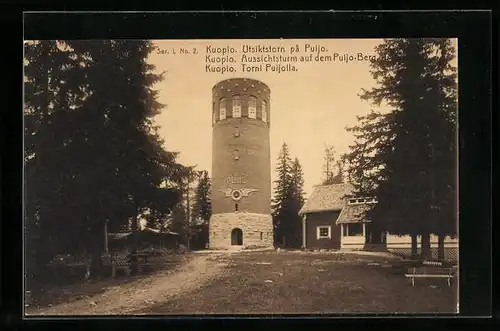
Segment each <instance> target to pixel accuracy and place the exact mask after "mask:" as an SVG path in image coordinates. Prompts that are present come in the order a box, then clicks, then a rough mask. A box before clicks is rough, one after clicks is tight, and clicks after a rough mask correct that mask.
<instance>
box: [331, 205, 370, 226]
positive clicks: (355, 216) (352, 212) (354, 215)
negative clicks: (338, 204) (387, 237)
mask: <svg viewBox="0 0 500 331" xmlns="http://www.w3.org/2000/svg"><path fill="white" fill-rule="evenodd" d="M371 206H372V205H370V204H366V203H364V204H357V205H349V204H346V205H345V206H344V208H342V211H341V212H340V214H339V217H338V218H337V221H336V222H335V223H336V224H342V223H359V222H363V221H365V222H366V212H367V211H368V210H369V209H370V207H371Z"/></svg>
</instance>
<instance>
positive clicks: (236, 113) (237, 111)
mask: <svg viewBox="0 0 500 331" xmlns="http://www.w3.org/2000/svg"><path fill="white" fill-rule="evenodd" d="M233 117H241V99H240V97H239V96H238V95H235V96H234V97H233Z"/></svg>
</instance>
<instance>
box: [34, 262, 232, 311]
mask: <svg viewBox="0 0 500 331" xmlns="http://www.w3.org/2000/svg"><path fill="white" fill-rule="evenodd" d="M224 255H226V254H224V253H211V254H206V255H205V254H203V255H202V254H200V255H196V256H193V257H192V259H191V260H190V261H189V262H188V263H186V264H184V265H182V266H180V267H179V268H177V269H173V270H168V271H167V270H165V271H161V272H158V273H156V274H154V275H151V276H148V277H145V278H142V279H140V280H137V281H136V282H133V283H129V284H124V285H121V286H115V287H109V288H108V289H107V290H106V291H105V292H104V293H101V294H97V295H94V296H91V297H88V298H85V299H81V300H77V301H73V302H70V303H63V304H59V305H56V306H53V307H50V308H45V309H39V310H37V311H32V312H30V314H29V316H33V315H43V316H46V315H134V314H141V313H139V312H142V311H145V310H147V308H148V307H151V306H153V305H154V304H156V303H159V302H168V301H169V300H172V299H175V298H177V297H178V296H180V295H182V294H186V293H188V292H191V291H193V290H196V289H197V288H200V287H201V286H203V285H205V284H206V283H207V282H209V281H210V280H212V279H214V278H215V277H217V276H218V274H219V272H220V270H221V269H222V267H223V266H224V263H214V260H219V259H220V258H221V257H223V256H224Z"/></svg>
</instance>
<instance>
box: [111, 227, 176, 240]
mask: <svg viewBox="0 0 500 331" xmlns="http://www.w3.org/2000/svg"><path fill="white" fill-rule="evenodd" d="M139 232H143V233H147V232H149V233H156V234H163V235H172V236H179V235H180V234H178V233H177V232H171V231H160V230H156V229H151V228H144V229H142V230H140V231H139ZM131 234H132V232H118V233H108V237H109V238H110V239H112V240H117V239H123V238H125V237H128V236H130V235H131Z"/></svg>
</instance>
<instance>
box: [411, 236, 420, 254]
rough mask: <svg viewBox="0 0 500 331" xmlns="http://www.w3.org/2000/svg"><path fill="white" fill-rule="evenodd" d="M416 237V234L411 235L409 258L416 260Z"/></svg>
mask: <svg viewBox="0 0 500 331" xmlns="http://www.w3.org/2000/svg"><path fill="white" fill-rule="evenodd" d="M417 250H418V236H417V234H412V235H411V258H412V259H414V260H415V259H416V258H417V255H418V251H417Z"/></svg>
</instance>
